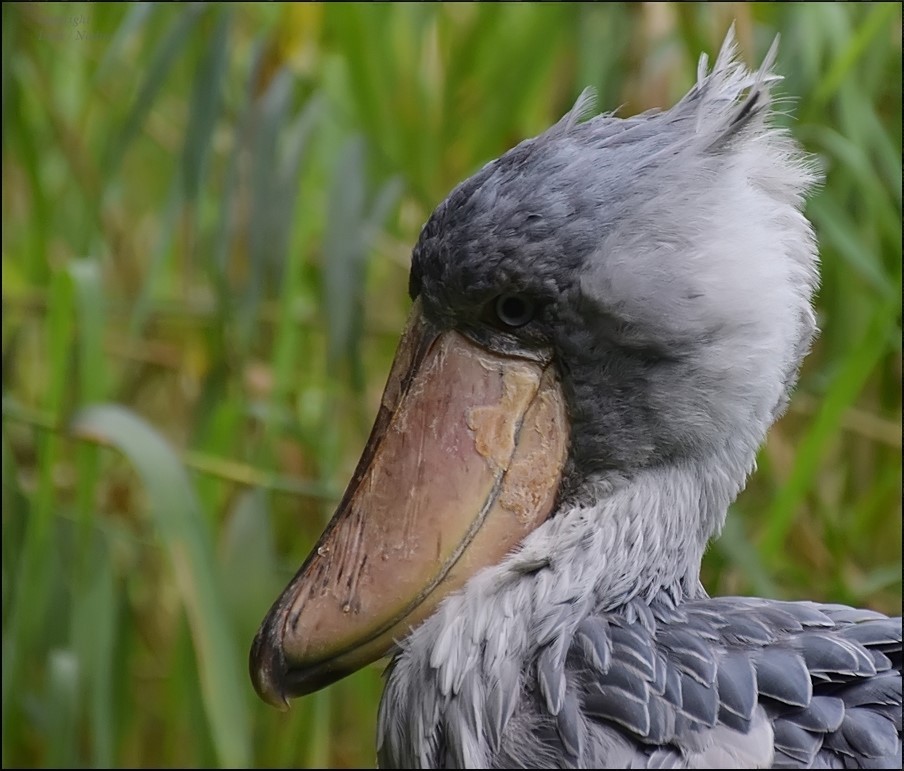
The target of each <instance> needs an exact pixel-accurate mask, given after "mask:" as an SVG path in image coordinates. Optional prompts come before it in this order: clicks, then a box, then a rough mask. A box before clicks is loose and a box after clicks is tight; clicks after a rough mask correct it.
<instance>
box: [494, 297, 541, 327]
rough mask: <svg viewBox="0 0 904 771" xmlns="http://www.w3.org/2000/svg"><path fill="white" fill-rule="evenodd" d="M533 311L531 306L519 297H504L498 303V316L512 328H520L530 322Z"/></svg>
mask: <svg viewBox="0 0 904 771" xmlns="http://www.w3.org/2000/svg"><path fill="white" fill-rule="evenodd" d="M531 311H532V309H531V304H530V303H529V302H528V301H527V300H525V299H524V298H523V297H518V296H517V295H511V294H509V295H502V296H501V297H500V298H499V299H498V300H497V301H496V315H498V316H499V320H500V321H501V322H502V323H503V324H507V325H508V326H510V327H520V326H522V325H524V324H526V323H527V322H528V321H530V319H531Z"/></svg>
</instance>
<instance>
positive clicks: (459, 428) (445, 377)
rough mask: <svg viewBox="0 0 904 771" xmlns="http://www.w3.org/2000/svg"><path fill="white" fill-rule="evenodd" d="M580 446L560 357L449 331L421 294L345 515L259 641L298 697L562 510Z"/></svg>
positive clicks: (372, 656) (262, 686) (257, 674)
mask: <svg viewBox="0 0 904 771" xmlns="http://www.w3.org/2000/svg"><path fill="white" fill-rule="evenodd" d="M567 445H568V433H567V421H566V419H565V409H564V401H563V398H562V394H561V391H560V388H559V384H558V380H557V378H556V375H555V371H554V367H553V366H551V365H550V364H549V362H538V361H534V360H530V359H526V358H518V357H513V356H505V355H500V354H497V353H492V352H489V351H487V350H485V349H484V348H481V347H479V346H478V345H476V344H475V343H473V342H471V341H470V340H468V339H467V338H466V337H464V336H463V335H461V334H459V333H458V332H454V331H447V332H442V333H439V332H437V331H436V330H435V329H434V328H433V327H432V325H431V324H430V323H429V322H427V321H426V320H425V319H424V317H423V316H422V314H421V312H420V303H419V302H416V303H415V306H414V308H413V310H412V313H411V317H410V319H409V322H408V326H407V328H406V330H405V334H404V336H403V337H402V341H401V343H400V344H399V349H398V351H397V353H396V357H395V361H394V363H393V365H392V371H391V372H390V375H389V381H388V383H387V384H386V390H385V391H384V393H383V401H382V404H381V406H380V412H379V414H378V415H377V419H376V423H375V424H374V427H373V431H372V432H371V435H370V439H369V440H368V442H367V446H366V447H365V449H364V454H363V455H362V456H361V460H360V461H359V462H358V467H357V469H356V470H355V474H354V476H353V477H352V480H351V482H349V485H348V489H347V490H346V491H345V495H344V496H343V498H342V502H341V503H340V505H339V508H338V510H337V511H336V514H335V515H334V516H333V519H332V520H331V521H330V523H329V525H327V528H326V530H325V531H324V533H323V535H322V536H321V537H320V540H319V541H318V542H317V545H316V547H315V548H314V550H313V551H312V552H311V554H310V556H309V557H308V558H307V560H305V563H304V564H303V565H302V566H301V569H300V570H299V571H298V573H297V574H296V575H295V578H294V579H293V580H292V582H291V583H290V584H289V585H288V586H287V587H286V589H285V590H284V591H283V593H282V595H281V596H280V597H279V599H277V600H276V602H275V603H274V604H273V607H272V608H270V612H269V613H268V614H267V617H266V618H265V619H264V622H263V623H262V624H261V628H260V630H259V631H258V633H257V636H256V637H255V638H254V644H253V645H252V648H251V678H252V680H253V681H254V687H255V689H256V690H257V692H258V694H259V695H260V697H261V698H262V699H264V701H266V702H268V703H270V704H273V705H274V706H279V707H285V706H286V705H287V704H288V698H289V697H294V696H301V695H303V694H307V693H311V692H312V691H316V690H317V689H319V688H323V687H324V686H326V685H329V684H330V683H332V682H333V681H335V680H338V679H339V678H341V677H344V676H345V675H348V674H350V673H351V672H353V671H355V670H357V669H359V668H361V667H362V666H364V665H366V664H368V663H370V662H372V661H376V660H377V659H378V658H380V657H382V656H385V655H386V654H387V653H388V652H389V651H390V650H391V649H392V647H393V645H394V642H395V641H396V640H400V639H402V638H404V637H405V636H406V635H407V634H408V633H409V631H410V630H411V629H412V628H413V627H414V626H416V625H417V624H418V623H419V622H421V621H422V620H423V619H425V618H426V617H427V616H429V615H430V613H431V612H432V611H433V610H434V609H435V608H436V606H437V604H438V603H439V601H440V600H441V599H442V598H443V597H444V596H445V595H447V594H448V593H449V592H452V591H454V590H456V589H458V588H460V587H461V586H463V585H464V583H465V582H466V581H467V580H468V579H469V578H470V577H471V576H473V575H474V573H476V572H477V571H478V570H480V569H481V568H483V567H486V566H488V565H493V564H496V563H497V562H499V561H500V560H501V559H502V558H503V557H504V556H505V555H506V554H507V553H508V552H509V551H511V550H512V549H513V548H514V547H515V546H516V545H517V544H518V543H519V542H520V541H521V540H522V539H523V538H524V536H525V535H527V534H528V533H529V532H531V531H532V530H533V529H535V528H536V527H537V526H538V525H540V524H541V523H542V522H543V521H544V520H545V519H546V518H547V517H548V516H549V514H550V512H551V511H552V508H553V505H554V502H555V496H556V491H557V489H558V486H559V481H560V477H561V473H562V467H563V465H564V462H565V457H566V453H567Z"/></svg>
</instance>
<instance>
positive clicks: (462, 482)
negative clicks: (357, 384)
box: [251, 36, 817, 705]
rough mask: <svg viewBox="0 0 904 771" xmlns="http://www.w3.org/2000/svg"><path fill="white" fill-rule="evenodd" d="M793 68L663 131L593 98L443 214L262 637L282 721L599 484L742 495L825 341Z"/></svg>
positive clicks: (729, 72) (254, 661)
mask: <svg viewBox="0 0 904 771" xmlns="http://www.w3.org/2000/svg"><path fill="white" fill-rule="evenodd" d="M774 53H775V49H774V48H773V49H772V51H770V53H769V55H767V58H766V60H765V62H764V64H763V66H762V67H761V68H760V69H759V70H757V71H756V72H750V71H749V70H747V68H745V67H744V66H743V64H741V63H739V62H738V61H737V59H736V58H735V51H734V43H733V40H732V39H731V36H729V39H727V40H726V43H725V44H724V46H723V49H722V51H721V53H720V55H719V57H718V60H717V61H716V64H715V66H714V68H713V70H712V71H711V72H709V71H708V69H707V63H706V61H705V58H704V59H702V60H701V66H700V71H699V77H698V81H697V83H696V85H695V86H694V87H693V88H692V89H691V91H690V92H689V93H688V94H687V95H686V96H685V97H684V98H683V99H681V101H679V102H678V103H677V104H676V105H675V106H674V107H673V108H671V109H670V110H667V111H663V112H649V113H644V114H642V115H638V116H635V117H633V118H629V119H620V118H617V117H614V116H612V115H607V114H603V115H598V116H596V117H592V118H590V119H585V118H586V116H587V112H588V108H589V105H590V102H591V99H590V97H589V95H587V94H586V93H585V94H584V95H582V96H581V98H580V99H579V100H578V102H577V104H576V105H575V106H574V108H573V109H572V110H571V111H570V112H569V113H568V114H567V115H566V116H565V117H564V118H563V119H562V120H560V121H559V122H558V123H557V124H555V125H554V126H553V127H552V128H550V129H549V130H548V131H546V132H545V133H543V134H541V135H540V136H537V137H535V138H533V139H529V140H526V141H524V142H522V143H521V144H519V145H518V146H516V147H515V148H513V149H512V150H510V151H509V152H507V153H506V154H504V155H503V156H501V157H500V158H498V159H497V160H494V161H492V162H491V163H489V164H487V165H486V166H485V167H484V168H483V169H481V170H480V171H478V172H477V173H476V174H475V175H474V176H473V177H471V178H470V179H468V180H466V181H465V182H463V183H462V184H460V185H459V186H458V187H457V188H456V189H455V190H453V191H452V193H451V194H450V195H449V196H448V198H447V199H446V200H445V201H443V202H442V203H441V204H440V205H439V206H438V207H437V209H436V210H435V211H434V212H433V214H432V215H431V217H430V218H429V219H428V221H427V222H426V224H425V225H424V228H423V230H422V232H421V235H420V238H419V240H418V242H417V245H416V246H415V248H414V252H413V257H412V265H411V274H410V293H411V296H412V299H413V301H414V303H413V308H412V312H411V317H410V319H409V323H408V327H407V329H406V332H405V334H404V335H403V338H402V342H401V343H400V347H399V351H398V353H397V355H396V359H395V362H394V364H393V367H392V371H391V373H390V376H389V382H388V383H387V386H386V391H385V393H384V396H383V401H382V403H381V407H380V411H379V414H378V416H377V420H376V424H375V426H374V430H373V433H372V435H371V437H370V440H369V441H368V444H367V446H366V448H365V451H364V454H363V456H362V458H361V461H360V463H359V465H358V468H357V470H356V472H355V474H354V476H353V478H352V481H351V482H350V484H349V487H348V489H347V491H346V494H345V496H344V498H343V500H342V502H341V504H340V506H339V509H338V510H337V513H336V515H335V516H334V518H333V520H332V521H331V522H330V524H329V525H328V526H327V529H326V531H325V532H324V534H323V536H322V537H321V539H320V541H319V542H318V544H317V546H316V547H315V549H314V550H313V551H312V553H311V555H310V556H309V558H308V559H307V560H306V562H305V563H304V565H303V566H302V567H301V569H300V570H299V572H298V573H297V574H296V576H295V578H294V579H293V581H292V582H291V583H290V584H289V586H288V587H287V588H286V590H285V591H284V592H283V594H282V595H281V596H280V598H279V599H277V601H276V602H275V603H274V605H273V607H272V608H271V610H270V613H269V614H268V616H267V618H266V619H265V620H264V622H263V624H262V626H261V629H260V631H259V632H258V635H257V637H256V638H255V642H254V646H253V649H252V658H251V670H252V678H253V680H254V683H255V686H256V688H257V690H258V693H259V694H260V695H261V696H262V697H263V698H264V699H265V700H267V701H269V702H271V703H274V704H276V705H282V704H284V703H285V701H286V699H287V697H289V696H295V695H300V694H303V693H307V692H310V691H312V690H316V689H317V688H320V687H322V686H324V685H326V684H328V683H330V682H332V681H333V680H335V679H338V678H339V677H342V676H344V675H345V674H347V673H349V672H350V671H352V670H354V669H357V668H359V667H360V666H363V665H364V664H365V663H368V662H369V661H372V660H375V659H377V658H379V657H381V656H383V655H385V654H386V653H387V652H388V651H389V650H391V648H392V646H393V644H394V642H395V641H397V640H399V639H402V638H404V637H405V635H406V634H407V633H408V632H409V630H410V629H411V628H412V627H413V626H416V625H417V624H418V623H419V622H420V621H422V620H423V619H424V618H426V617H428V616H429V615H430V614H431V613H432V612H433V611H434V610H435V608H436V606H437V604H438V603H439V602H440V600H441V599H442V598H443V597H444V596H446V595H447V594H449V593H450V592H453V591H455V590H456V589H459V588H460V587H462V586H463V585H464V584H465V583H466V582H467V581H468V580H469V578H470V577H471V576H473V575H474V574H475V573H476V572H477V571H479V570H480V569H481V568H483V567H486V566H488V565H493V564H495V563H497V562H499V561H500V560H501V559H503V558H504V557H505V556H506V555H507V554H509V553H510V552H512V551H513V550H515V549H517V548H518V545H519V543H520V542H521V541H522V539H523V538H524V537H525V536H526V535H527V534H528V533H530V532H531V531H533V530H535V529H536V528H538V527H540V526H541V525H543V523H544V522H546V521H547V520H548V519H550V518H551V517H555V513H556V510H557V508H558V506H559V505H561V504H562V502H563V501H565V500H567V499H569V498H574V497H580V496H582V495H586V494H588V493H587V491H588V490H590V489H591V488H592V485H591V484H590V483H591V482H592V480H595V479H598V478H599V476H600V475H604V474H606V473H609V472H613V473H618V474H620V475H624V476H630V475H632V474H636V473H640V472H642V471H643V470H644V469H649V468H653V467H657V466H670V465H673V464H680V463H692V464H697V465H698V466H700V467H703V466H706V465H707V464H709V465H712V466H718V467H719V468H720V469H723V470H724V474H725V475H726V477H727V478H728V479H729V487H730V488H731V496H732V497H733V495H735V494H736V493H737V491H738V490H739V489H740V487H741V486H742V485H743V482H744V480H745V478H746V475H747V473H748V472H749V470H750V468H751V466H752V464H753V459H754V454H755V452H756V449H757V447H758V446H759V445H760V443H761V442H762V440H763V438H764V436H765V433H766V430H767V429H768V427H769V425H771V423H772V422H773V421H774V420H775V418H776V417H777V416H778V415H779V414H780V413H781V411H782V410H783V408H784V406H785V404H786V403H787V399H788V393H789V390H790V388H791V387H792V386H793V384H794V381H795V380H796V374H797V370H798V367H799V364H800V361H801V359H802V357H803V356H804V355H805V353H806V351H807V349H808V347H809V344H810V340H811V338H812V335H813V333H814V329H815V322H814V316H813V312H812V309H811V304H810V303H811V296H812V293H813V291H814V289H815V286H816V281H817V272H816V249H815V243H814V239H813V235H812V231H811V227H810V225H809V223H808V222H807V220H806V219H805V217H804V216H803V214H802V206H803V202H804V198H805V196H806V194H807V192H808V190H809V189H810V188H811V187H812V185H813V184H814V182H815V172H814V171H813V169H812V168H811V166H810V165H809V164H808V161H807V160H806V158H805V157H804V156H803V155H802V153H801V152H800V150H799V149H798V148H797V146H796V144H795V143H794V142H793V140H792V139H791V138H790V136H789V135H788V134H787V133H786V132H785V131H783V130H782V129H779V128H777V127H775V126H774V125H773V124H772V118H773V115H772V110H771V100H770V94H769V87H770V85H771V84H772V82H773V81H775V80H776V79H777V78H776V76H774V75H773V74H772V72H771V66H772V63H773V59H774ZM722 515H724V511H723V512H722ZM720 524H721V519H720V517H719V515H716V516H715V517H711V516H710V517H709V518H708V519H706V520H705V521H703V520H701V522H700V523H699V534H698V536H697V537H698V538H699V540H700V541H701V542H703V543H705V542H706V540H708V539H709V537H711V535H712V534H713V532H714V531H715V530H716V529H717V528H718V527H719V526H720Z"/></svg>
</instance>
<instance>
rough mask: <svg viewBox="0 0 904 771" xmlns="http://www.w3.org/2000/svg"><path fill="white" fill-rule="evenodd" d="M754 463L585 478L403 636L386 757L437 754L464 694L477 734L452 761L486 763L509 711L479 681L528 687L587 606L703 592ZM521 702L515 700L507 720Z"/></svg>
mask: <svg viewBox="0 0 904 771" xmlns="http://www.w3.org/2000/svg"><path fill="white" fill-rule="evenodd" d="M747 470H748V469H741V468H732V467H729V466H726V465H725V464H724V463H722V464H714V463H687V464H684V465H673V466H670V467H667V468H666V467H660V468H656V469H647V470H644V471H642V472H640V473H635V474H633V475H631V476H624V475H611V476H607V477H598V478H595V479H593V480H592V481H588V482H587V483H586V484H585V485H584V489H583V491H582V493H581V494H580V495H577V496H575V497H573V499H572V501H571V502H565V503H564V504H563V506H562V507H560V509H559V510H558V511H557V512H556V514H555V515H554V516H553V517H552V518H551V519H549V520H548V521H547V522H546V523H544V524H543V525H542V526H541V527H540V528H538V529H537V530H535V531H534V532H533V533H531V534H530V535H529V536H528V537H527V538H526V539H525V541H524V543H523V545H522V547H521V549H519V550H518V551H517V552H515V553H513V554H511V555H510V556H509V557H508V558H506V559H505V560H504V561H503V562H502V563H500V564H499V565H496V566H494V567H491V568H487V569H485V570H483V571H481V572H480V573H478V574H477V575H475V576H474V577H473V578H472V579H471V580H470V581H469V582H468V583H467V584H466V585H465V587H464V588H463V589H462V590H461V591H459V592H456V593H455V594H453V595H451V596H449V597H447V598H446V599H445V600H444V601H443V603H442V604H441V605H440V607H439V608H438V609H437V612H436V613H435V614H434V615H433V616H431V617H430V618H429V619H427V621H425V622H424V623H423V624H422V625H421V626H420V627H419V628H417V629H415V630H414V631H413V632H412V633H411V635H409V637H408V638H407V639H406V640H404V641H403V642H402V643H401V648H402V650H401V652H400V653H399V655H398V656H397V657H396V658H395V660H394V661H393V664H392V668H391V671H390V674H389V676H388V678H387V687H386V690H385V692H384V694H383V701H382V703H381V718H380V727H379V729H378V730H379V735H380V742H381V744H382V747H383V749H382V751H381V758H382V759H383V760H384V761H385V762H386V763H389V764H392V763H394V764H396V765H399V766H400V767H412V766H421V767H430V765H431V764H435V763H438V762H440V759H438V757H434V756H433V755H432V754H431V753H432V752H433V751H434V750H435V748H436V747H437V746H438V745H437V743H436V740H437V736H438V735H439V734H438V732H439V731H440V724H441V723H442V722H443V720H445V718H444V717H443V715H444V711H445V710H446V709H453V708H454V704H453V699H454V697H455V696H456V695H458V697H459V701H460V702H461V703H466V704H468V705H470V708H471V709H474V710H475V713H474V715H473V721H471V722H473V725H474V726H475V728H474V730H475V731H476V733H475V734H474V735H473V736H471V737H470V738H469V739H468V741H464V740H462V743H461V746H462V747H465V748H468V753H466V756H462V757H461V758H456V760H455V762H456V764H457V765H459V766H463V767H473V768H481V767H486V764H487V763H488V762H489V757H490V756H489V754H488V753H489V751H490V750H489V748H488V745H487V743H486V741H485V739H483V740H481V739H480V737H481V736H484V737H485V736H486V735H487V731H489V730H490V728H489V727H491V726H492V725H495V724H496V723H493V721H494V720H496V721H498V720H500V716H499V714H498V713H493V710H490V711H489V712H487V713H485V712H484V709H483V700H484V699H483V697H485V696H486V694H485V693H484V692H483V691H481V688H482V687H483V686H482V684H485V683H499V684H502V685H505V686H506V688H504V689H503V691H504V692H507V693H519V692H520V686H519V685H518V683H519V682H520V679H521V678H522V677H523V673H524V672H525V671H527V669H528V663H529V662H531V661H532V660H534V659H535V658H536V656H537V655H538V651H539V650H540V649H541V648H549V649H556V650H559V652H560V653H561V654H562V656H561V661H562V662H564V660H565V659H564V652H567V650H568V646H569V645H570V640H571V639H572V636H573V634H574V632H575V629H576V628H577V626H578V625H579V624H580V623H581V621H582V620H583V619H584V618H586V616H587V615H588V614H589V613H592V612H594V611H596V612H600V611H603V612H606V611H609V612H622V611H625V612H631V609H632V608H639V609H640V610H642V609H643V608H642V606H648V605H649V604H650V603H653V602H655V601H657V600H660V599H661V600H662V601H664V602H666V603H668V604H677V603H680V602H681V601H682V600H683V599H687V598H690V597H696V596H700V595H701V594H703V588H702V586H701V585H700V581H699V568H700V559H701V557H702V554H703V550H704V548H705V546H706V543H707V541H708V540H709V538H710V537H711V536H712V535H713V534H714V533H715V532H717V531H718V529H719V528H720V527H721V524H722V522H723V521H724V517H725V513H726V511H727V508H728V504H729V503H730V502H731V500H733V498H734V496H735V495H737V493H738V491H739V490H740V488H741V486H742V485H743V481H744V479H745V477H746V471H747ZM742 471H743V473H742ZM497 706H498V707H499V709H502V707H503V706H505V705H497ZM513 709H514V706H513V704H511V703H510V704H508V708H507V709H505V710H504V712H505V715H504V716H503V718H504V719H502V723H503V724H504V722H505V721H506V720H507V719H508V716H509V715H510V714H511V711H512V710H513ZM411 726H415V727H416V728H417V731H415V732H414V733H411V732H410V730H409V729H410V727H411ZM481 726H482V727H481ZM406 727H407V728H406ZM478 727H481V728H479V729H478ZM462 730H464V729H462ZM465 738H467V737H465ZM431 748H433V749H431ZM462 751H464V750H462Z"/></svg>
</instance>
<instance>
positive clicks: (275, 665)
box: [249, 628, 289, 712]
mask: <svg viewBox="0 0 904 771" xmlns="http://www.w3.org/2000/svg"><path fill="white" fill-rule="evenodd" d="M270 638H271V634H270V633H269V630H268V629H265V628H261V630H260V631H259V632H258V633H257V634H256V635H255V637H254V642H253V643H252V645H251V656H250V661H249V669H250V670H251V682H252V683H253V684H254V690H255V691H257V695H258V696H260V697H261V699H263V700H264V701H265V702H266V703H267V704H269V705H270V706H271V707H276V708H277V709H279V710H281V711H283V712H285V711H286V710H288V709H289V698H288V696H287V695H286V687H285V686H286V674H287V672H288V666H287V664H286V657H285V654H284V653H283V649H282V646H281V645H280V644H279V643H278V642H277V641H274V640H272V639H270Z"/></svg>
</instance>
